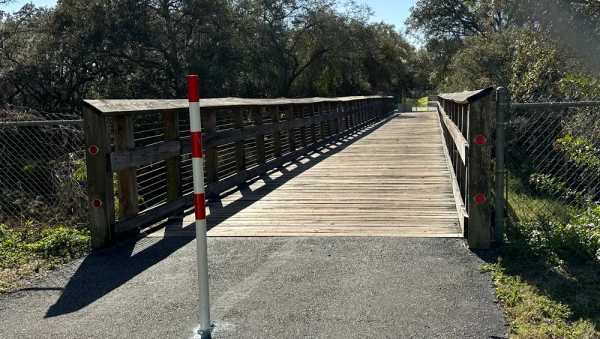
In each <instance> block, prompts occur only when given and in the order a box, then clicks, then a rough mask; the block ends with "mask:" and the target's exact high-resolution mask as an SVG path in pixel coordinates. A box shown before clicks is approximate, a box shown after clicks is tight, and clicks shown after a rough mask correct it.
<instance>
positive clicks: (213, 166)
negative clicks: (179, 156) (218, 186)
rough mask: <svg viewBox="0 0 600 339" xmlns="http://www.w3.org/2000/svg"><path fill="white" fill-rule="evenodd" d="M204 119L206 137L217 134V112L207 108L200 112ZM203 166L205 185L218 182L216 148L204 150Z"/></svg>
mask: <svg viewBox="0 0 600 339" xmlns="http://www.w3.org/2000/svg"><path fill="white" fill-rule="evenodd" d="M202 116H203V118H204V123H203V127H204V133H206V134H207V135H209V134H212V133H216V132H217V112H216V110H215V109H212V108H208V109H203V110H202ZM204 166H205V168H206V171H205V175H206V183H207V184H210V183H213V182H217V181H219V155H218V153H217V147H209V148H205V149H204Z"/></svg>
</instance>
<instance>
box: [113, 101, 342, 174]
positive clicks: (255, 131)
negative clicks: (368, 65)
mask: <svg viewBox="0 0 600 339" xmlns="http://www.w3.org/2000/svg"><path fill="white" fill-rule="evenodd" d="M239 109H240V108H234V112H235V110H239ZM344 114H347V112H337V113H331V114H328V115H324V116H320V115H316V116H314V117H307V118H303V119H294V120H291V121H283V122H273V123H269V124H264V125H260V126H245V127H244V128H243V129H231V130H226V131H220V132H216V133H211V134H205V135H204V136H203V140H202V143H203V145H204V149H205V150H206V149H209V150H210V149H211V148H214V147H217V146H221V145H226V144H230V143H235V142H237V141H242V140H245V139H250V138H255V137H256V136H257V135H266V134H271V133H273V134H275V133H277V132H278V131H287V130H289V129H293V128H302V127H305V126H307V125H310V124H312V123H320V122H321V121H326V120H332V119H335V118H336V117H343V116H344ZM190 152H191V145H190V141H189V137H184V138H181V139H180V142H175V141H169V142H163V143H158V144H154V145H149V146H143V147H136V148H132V149H129V150H126V151H120V152H113V153H111V154H110V161H109V165H108V169H109V170H110V171H119V170H122V169H126V168H131V167H137V166H143V165H147V164H150V163H152V162H157V161H161V160H165V159H168V158H172V157H176V156H177V155H180V154H188V153H190Z"/></svg>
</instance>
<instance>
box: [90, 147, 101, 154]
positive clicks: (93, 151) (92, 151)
mask: <svg viewBox="0 0 600 339" xmlns="http://www.w3.org/2000/svg"><path fill="white" fill-rule="evenodd" d="M99 151H100V150H99V149H98V147H96V146H91V147H90V153H92V155H96V154H98V152H99Z"/></svg>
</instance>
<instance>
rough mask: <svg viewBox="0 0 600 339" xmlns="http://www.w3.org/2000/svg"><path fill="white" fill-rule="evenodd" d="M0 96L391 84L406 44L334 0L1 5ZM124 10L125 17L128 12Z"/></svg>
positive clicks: (264, 93)
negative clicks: (196, 81) (196, 79)
mask: <svg viewBox="0 0 600 339" xmlns="http://www.w3.org/2000/svg"><path fill="white" fill-rule="evenodd" d="M1 8H2V6H1V3H0V32H1V34H0V41H1V43H0V79H2V81H0V106H2V105H6V104H15V105H20V106H27V107H31V108H34V109H38V110H41V111H45V112H78V110H79V103H80V100H81V99H83V98H88V99H92V98H136V99H140V98H163V99H170V98H184V97H185V96H186V87H185V86H186V83H185V78H184V76H185V75H186V74H198V75H199V76H200V81H201V88H202V95H203V97H228V96H240V97H250V98H256V97H282V96H285V97H305V96H343V95H361V94H376V93H385V94H390V93H399V92H400V88H401V87H406V86H411V87H414V86H415V85H414V82H415V81H416V80H415V79H416V76H415V74H414V72H412V71H411V69H416V67H412V66H411V65H412V64H413V63H415V62H417V60H416V58H415V48H414V47H413V46H411V45H410V44H409V43H408V42H407V40H406V39H405V38H404V35H403V34H402V33H401V32H400V31H398V30H396V28H395V27H394V26H392V25H388V24H384V23H373V22H371V21H370V18H371V15H372V11H371V10H370V8H369V7H368V6H366V5H359V4H357V3H356V2H353V1H350V2H346V1H340V0H317V1H315V0H268V1H264V0H242V1H225V0H183V1H172V0H169V1H156V0H150V1H142V0H135V1H130V0H116V1H105V0H90V1H85V2H82V1H77V0H63V1H59V2H58V4H57V5H56V7H54V8H42V7H36V6H34V5H32V4H27V5H25V6H24V7H23V8H22V9H21V10H19V11H17V12H15V13H6V12H1ZM131 18H136V19H135V20H132V19H131Z"/></svg>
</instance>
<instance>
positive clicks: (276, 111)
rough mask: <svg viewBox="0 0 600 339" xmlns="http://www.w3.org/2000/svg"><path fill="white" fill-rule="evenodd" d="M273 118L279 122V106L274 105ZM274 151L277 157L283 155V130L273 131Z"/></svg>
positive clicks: (272, 108)
mask: <svg viewBox="0 0 600 339" xmlns="http://www.w3.org/2000/svg"><path fill="white" fill-rule="evenodd" d="M270 109H271V120H272V121H273V122H275V123H277V122H279V120H280V119H279V106H272V107H270ZM273 153H274V155H275V157H276V158H278V157H280V156H281V132H275V133H273Z"/></svg>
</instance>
